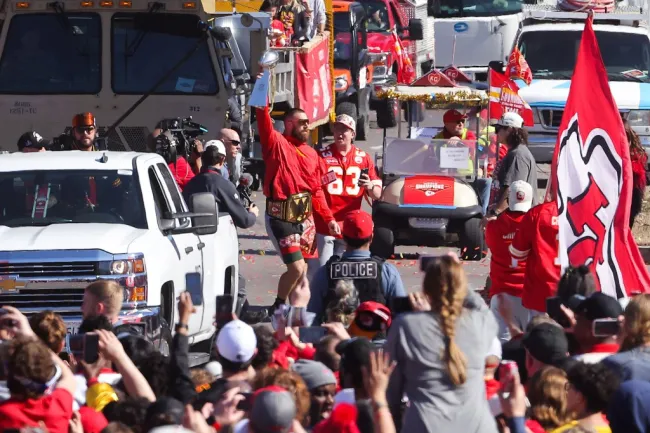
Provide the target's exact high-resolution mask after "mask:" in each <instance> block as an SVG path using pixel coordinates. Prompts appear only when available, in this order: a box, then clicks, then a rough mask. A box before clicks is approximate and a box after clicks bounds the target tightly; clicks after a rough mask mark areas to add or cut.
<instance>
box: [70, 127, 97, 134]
mask: <svg viewBox="0 0 650 433" xmlns="http://www.w3.org/2000/svg"><path fill="white" fill-rule="evenodd" d="M94 130H95V127H94V126H77V127H76V128H75V131H77V132H78V133H80V134H81V133H82V132H88V133H90V132H93V131H94Z"/></svg>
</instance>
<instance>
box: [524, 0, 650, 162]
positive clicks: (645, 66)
mask: <svg viewBox="0 0 650 433" xmlns="http://www.w3.org/2000/svg"><path fill="white" fill-rule="evenodd" d="M525 15H526V19H525V20H524V23H523V24H524V25H523V27H522V28H521V31H520V33H519V35H518V37H517V41H516V44H517V46H518V47H519V50H520V51H521V52H522V54H523V55H524V56H525V58H526V61H527V62H528V65H529V66H530V68H531V70H532V72H533V81H532V83H531V84H530V86H527V85H526V84H525V83H523V82H518V84H519V87H520V91H519V94H520V95H521V97H522V98H523V99H524V100H525V101H526V102H528V104H529V105H530V106H531V108H532V109H533V112H534V113H533V114H534V119H535V125H534V126H533V127H531V128H529V130H528V132H529V148H530V150H531V152H532V153H533V155H534V156H535V159H536V161H537V162H538V163H547V162H550V161H551V160H552V158H553V150H554V149H555V141H556V138H557V131H558V128H559V126H560V122H561V121H562V115H563V113H564V107H565V105H566V100H567V98H568V96H569V88H570V86H571V76H572V75H573V68H574V66H575V61H576V56H577V53H578V47H579V45H580V38H581V36H582V30H583V29H584V20H585V19H586V17H587V14H586V13H580V12H565V11H559V10H557V8H556V7H555V6H553V5H549V4H540V5H530V6H528V7H527V9H526V11H525ZM647 19H648V16H647V11H644V13H641V10H640V9H637V8H634V7H624V8H623V7H621V8H619V9H617V10H616V11H614V12H612V13H607V14H594V31H595V33H596V38H597V40H598V45H599V47H600V52H601V54H602V57H603V61H604V63H605V67H606V69H607V75H608V79H609V86H610V88H611V90H612V95H613V97H614V100H615V101H616V105H617V106H618V109H619V111H620V112H621V114H622V115H623V116H624V117H625V118H627V120H628V121H629V122H630V125H631V126H632V128H633V129H634V130H635V131H636V132H637V134H639V136H640V138H641V142H642V144H643V146H644V147H645V148H646V152H648V149H649V148H650V77H649V75H648V73H649V72H648V71H649V70H650V38H649V36H648V27H647ZM644 20H645V21H644Z"/></svg>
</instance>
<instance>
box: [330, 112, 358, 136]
mask: <svg viewBox="0 0 650 433" xmlns="http://www.w3.org/2000/svg"><path fill="white" fill-rule="evenodd" d="M334 123H335V124H336V123H340V124H341V125H345V126H347V127H348V128H350V129H351V130H353V131H354V132H356V131H357V122H356V121H355V120H354V119H353V118H352V116H349V115H347V114H339V115H338V116H336V119H335V120H334Z"/></svg>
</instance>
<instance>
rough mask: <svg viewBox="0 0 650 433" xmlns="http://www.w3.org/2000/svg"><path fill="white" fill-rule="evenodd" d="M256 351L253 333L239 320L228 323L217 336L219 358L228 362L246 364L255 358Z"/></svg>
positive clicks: (251, 329)
mask: <svg viewBox="0 0 650 433" xmlns="http://www.w3.org/2000/svg"><path fill="white" fill-rule="evenodd" d="M256 349H257V338H256V337H255V331H253V328H251V326H250V325H248V324H246V323H244V322H242V321H241V320H233V321H231V322H228V324H226V326H224V327H223V328H221V331H219V334H218V335H217V351H218V352H219V356H221V357H222V358H224V359H226V360H228V361H230V362H241V363H244V362H248V361H250V360H251V359H253V356H255V351H256Z"/></svg>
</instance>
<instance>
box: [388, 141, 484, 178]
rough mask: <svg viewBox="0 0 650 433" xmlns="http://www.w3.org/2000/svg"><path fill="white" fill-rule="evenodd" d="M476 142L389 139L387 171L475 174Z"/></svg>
mask: <svg viewBox="0 0 650 433" xmlns="http://www.w3.org/2000/svg"><path fill="white" fill-rule="evenodd" d="M475 157H476V141H475V140H460V139H451V140H448V139H429V138H426V137H420V138H418V139H406V138H391V137H387V138H386V151H385V152H384V158H383V164H384V173H386V174H392V175H441V176H455V177H462V178H467V177H474V176H475V175H476V163H475Z"/></svg>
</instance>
